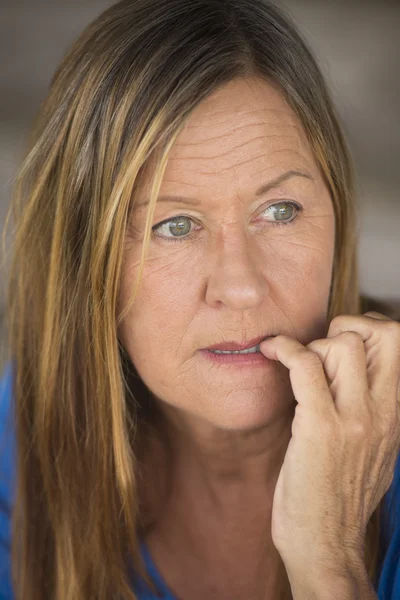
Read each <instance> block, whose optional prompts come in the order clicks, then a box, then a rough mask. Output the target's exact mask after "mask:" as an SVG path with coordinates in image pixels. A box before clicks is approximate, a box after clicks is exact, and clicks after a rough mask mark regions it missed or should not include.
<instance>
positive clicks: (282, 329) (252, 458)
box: [119, 78, 335, 600]
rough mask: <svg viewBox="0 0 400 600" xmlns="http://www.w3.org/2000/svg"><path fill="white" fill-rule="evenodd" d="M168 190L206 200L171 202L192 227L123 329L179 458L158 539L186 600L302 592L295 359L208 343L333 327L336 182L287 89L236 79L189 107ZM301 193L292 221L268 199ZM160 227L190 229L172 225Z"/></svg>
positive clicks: (130, 264)
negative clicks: (213, 350) (216, 352)
mask: <svg viewBox="0 0 400 600" xmlns="http://www.w3.org/2000/svg"><path fill="white" fill-rule="evenodd" d="M295 169H296V170H300V171H302V172H304V173H307V174H309V175H310V176H311V177H312V179H309V178H306V177H300V176H297V177H292V178H290V179H288V180H286V181H285V182H283V183H281V184H280V185H279V186H277V187H276V188H274V189H271V190H270V191H269V192H268V193H267V194H265V195H264V196H260V197H257V196H256V195H255V192H256V190H257V188H259V187H260V186H261V185H263V184H266V183H268V182H269V181H271V180H273V179H275V178H276V177H278V176H280V175H282V174H283V173H285V172H287V171H290V170H295ZM150 175H151V173H150ZM149 181H151V178H150V177H149ZM149 185H150V184H149V183H148V184H145V185H144V186H143V190H141V192H142V193H141V196H140V198H139V202H141V201H143V200H145V199H146V198H147V197H148V194H149V192H150V187H149ZM164 194H170V195H179V196H187V197H190V198H197V199H198V200H199V204H198V205H196V206H193V205H190V204H178V203H174V202H169V203H165V202H160V203H159V204H158V206H157V208H156V213H155V216H154V219H153V222H152V225H153V226H154V225H157V224H158V223H161V222H162V221H165V220H166V219H172V218H175V217H179V216H182V215H184V216H186V217H190V219H192V223H191V224H190V221H188V220H187V219H185V220H184V232H185V233H186V234H187V232H189V231H191V232H193V237H192V238H191V239H185V240H184V241H180V242H176V243H175V242H173V241H170V239H162V238H161V237H153V239H152V241H151V244H150V248H149V253H148V258H147V261H146V265H145V270H144V274H143V281H142V284H141V287H140V289H139V293H138V296H137V299H136V301H135V304H134V307H133V309H132V311H131V312H130V313H129V314H128V316H127V317H126V319H125V321H124V322H123V323H122V325H121V327H120V331H119V336H120V339H121V342H122V344H123V345H124V347H125V349H126V350H127V352H128V354H129V356H130V358H131V360H132V362H133V364H134V365H135V367H136V369H137V371H138V373H139V375H140V376H141V378H142V379H143V381H144V382H145V384H146V385H147V387H148V388H149V389H150V391H151V392H152V394H153V395H154V397H155V398H156V399H157V402H158V404H159V407H160V409H161V411H162V413H163V415H164V416H165V421H166V423H167V428H168V431H169V433H170V438H171V442H172V449H173V456H174V460H173V463H172V464H173V467H172V493H171V496H170V501H169V502H168V504H167V505H166V506H163V512H162V513H160V514H159V515H158V522H157V527H156V528H155V529H154V530H153V532H152V533H151V535H150V536H149V537H148V539H147V543H148V545H149V547H150V551H151V552H152V555H153V558H154V560H155V562H156V564H157V566H158V567H159V570H160V571H161V573H162V574H163V575H164V577H165V579H166V581H167V583H168V584H169V585H170V587H171V588H172V589H173V590H174V592H175V593H176V595H177V596H179V597H182V598H190V599H191V600H196V599H197V598H204V597H207V598H218V599H219V600H221V599H223V598H225V597H226V598H228V597H229V598H231V599H233V598H243V597H249V598H252V599H253V600H257V599H264V598H267V597H270V598H271V597H274V598H275V597H276V598H278V597H281V598H284V597H290V595H289V592H288V590H287V582H286V581H285V571H284V569H283V564H282V562H281V560H280V558H279V555H278V553H277V551H276V549H275V547H274V546H273V544H272V539H271V511H272V498H273V493H274V488H275V485H276V481H277V477H278V474H279V471H280V468H281V466H282V463H283V459H284V456H285V452H286V449H287V447H288V443H289V440H290V437H291V423H292V420H293V417H294V408H295V401H294V397H293V391H292V387H291V384H290V379H289V372H288V369H287V368H286V367H284V366H283V365H282V364H281V363H279V362H275V361H271V362H270V363H269V364H268V365H267V366H266V367H265V368H254V367H251V366H245V367H231V366H226V365H218V364H214V363H212V362H211V361H209V360H207V359H206V358H204V356H203V355H202V354H201V353H200V352H199V351H200V350H201V349H204V348H206V347H208V346H210V345H213V344H216V343H220V342H224V341H231V340H235V341H237V342H239V343H245V342H247V341H248V340H250V339H252V338H254V337H257V336H265V337H266V336H269V335H288V336H290V337H292V338H294V339H297V340H298V341H299V342H301V343H302V344H304V345H305V344H308V343H309V342H311V341H312V340H315V339H317V338H323V337H325V336H326V333H327V329H328V325H329V324H328V323H327V310H328V300H329V289H330V283H331V276H332V264H333V253H334V241H335V220H334V211H333V205H332V201H331V197H330V194H329V190H328V188H327V186H326V183H325V180H324V178H323V175H322V173H321V171H320V169H319V166H318V164H317V162H316V160H315V158H314V157H313V154H312V151H311V149H310V146H309V144H308V141H307V139H306V136H305V133H304V131H303V129H302V127H301V124H300V122H299V120H298V119H297V117H296V115H295V114H294V112H293V110H292V109H291V108H290V106H289V105H288V103H287V102H286V100H285V99H284V96H283V95H282V93H281V92H280V91H279V90H278V89H277V88H276V87H273V86H272V85H270V84H268V83H266V82H264V81H262V80H261V79H257V78H250V79H240V80H236V81H233V82H230V83H229V84H228V85H226V86H225V87H223V88H221V89H220V90H218V92H216V93H214V94H213V95H212V96H210V97H209V98H208V99H207V100H206V101H204V102H203V103H202V104H201V105H200V106H198V107H197V109H196V110H195V111H194V113H193V114H192V115H191V118H190V120H189V121H188V123H187V125H186V127H185V129H184V130H183V131H182V132H181V134H180V135H179V137H178V139H177V141H176V143H175V145H174V147H173V149H172V154H171V157H170V160H169V162H168V164H167V169H166V172H165V176H164V179H163V182H162V186H161V190H160V195H164ZM290 201H294V202H297V203H298V204H300V206H301V207H302V211H301V212H297V211H296V209H293V211H292V209H290V207H289V208H287V206H286V208H287V210H288V212H287V213H285V215H284V219H286V220H288V221H290V220H292V219H293V220H292V222H291V223H289V224H288V225H286V226H280V225H277V224H276V223H277V222H278V223H279V221H278V219H279V216H277V214H276V213H274V209H271V208H270V209H268V207H269V206H271V205H273V204H277V203H282V202H283V203H286V202H290ZM281 207H282V204H280V205H279V208H281ZM267 209H268V210H267ZM146 211H147V207H143V208H140V209H138V210H137V211H136V212H135V214H134V215H133V218H132V221H131V222H130V223H129V227H128V231H127V239H126V247H125V256H124V267H123V278H122V285H121V291H120V297H119V302H120V303H121V305H124V304H125V303H126V302H127V301H128V299H129V294H130V293H131V289H132V285H133V284H134V282H135V280H136V277H137V270H138V266H139V262H140V251H141V244H142V240H143V235H142V234H143V230H144V224H145V218H146ZM190 225H191V230H190ZM171 230H172V232H171ZM157 233H158V234H159V235H163V236H165V237H169V238H171V237H173V235H175V236H176V237H179V236H180V239H183V237H184V234H183V233H181V234H180V233H179V231H178V228H177V227H176V226H175V227H174V223H170V224H169V226H168V225H164V226H163V227H162V228H161V229H159V230H158V232H157ZM227 549H229V552H227ZM188 550H190V551H188ZM238 565H240V566H239V568H238ZM221 574H223V575H222V576H221ZM271 594H275V595H271ZM278 594H280V595H278ZM284 594H287V595H286V596H285V595H284Z"/></svg>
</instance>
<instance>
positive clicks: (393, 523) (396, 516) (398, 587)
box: [376, 453, 400, 600]
mask: <svg viewBox="0 0 400 600" xmlns="http://www.w3.org/2000/svg"><path fill="white" fill-rule="evenodd" d="M381 506H382V510H381V524H380V557H379V566H378V573H379V578H378V582H377V586H376V591H377V594H378V598H379V599H380V600H395V599H397V598H400V453H399V455H398V457H397V462H396V467H395V472H394V477H393V481H392V484H391V486H390V488H389V489H388V491H387V492H386V494H385V496H384V498H383V500H382V504H381Z"/></svg>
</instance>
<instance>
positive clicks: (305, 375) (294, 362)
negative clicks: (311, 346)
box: [260, 335, 334, 413]
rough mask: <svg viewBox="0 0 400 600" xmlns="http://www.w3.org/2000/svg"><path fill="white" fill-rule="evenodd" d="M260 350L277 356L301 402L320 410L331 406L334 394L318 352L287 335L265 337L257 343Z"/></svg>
mask: <svg viewBox="0 0 400 600" xmlns="http://www.w3.org/2000/svg"><path fill="white" fill-rule="evenodd" d="M260 350H261V352H262V353H263V354H265V356H267V358H272V359H274V360H279V361H280V362H281V363H282V364H283V365H284V366H285V367H286V368H288V369H289V376H290V381H291V384H292V389H293V394H294V397H295V398H296V400H297V402H298V403H299V404H300V405H303V406H306V407H308V408H310V409H313V410H317V411H318V412H319V413H321V412H325V413H326V411H327V410H332V411H333V410H334V406H333V398H332V395H331V393H330V391H329V386H328V382H327V380H326V377H325V372H324V368H323V365H322V363H321V360H320V358H319V356H317V355H316V354H314V352H312V351H311V350H308V349H307V348H306V347H305V346H303V344H301V343H300V342H299V341H297V340H295V339H293V338H291V337H289V336H286V335H278V336H276V337H274V338H270V339H268V340H264V341H263V342H261V344H260Z"/></svg>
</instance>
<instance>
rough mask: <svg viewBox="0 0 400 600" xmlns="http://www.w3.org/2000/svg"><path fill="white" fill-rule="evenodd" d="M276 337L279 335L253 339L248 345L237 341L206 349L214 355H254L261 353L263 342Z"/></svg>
mask: <svg viewBox="0 0 400 600" xmlns="http://www.w3.org/2000/svg"><path fill="white" fill-rule="evenodd" d="M276 335H277V334H275V335H263V336H261V337H257V338H253V339H252V340H250V341H249V342H248V343H246V344H239V343H238V342H235V341H231V342H224V343H222V344H214V345H213V346H209V347H208V348H205V350H208V351H209V352H213V353H214V354H253V353H255V352H261V350H260V344H261V342H263V341H264V340H266V339H268V338H270V337H276Z"/></svg>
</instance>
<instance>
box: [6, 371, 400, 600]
mask: <svg viewBox="0 0 400 600" xmlns="http://www.w3.org/2000/svg"><path fill="white" fill-rule="evenodd" d="M12 425H13V413H12V366H11V363H9V364H8V365H7V366H6V369H5V370H4V372H3V376H2V378H1V379H0V600H15V598H14V595H13V591H12V585H11V562H10V558H11V556H10V549H11V519H10V517H11V510H12V504H13V489H14V487H13V486H14V476H15V466H14V463H15V450H16V448H15V434H14V430H13V426H12ZM399 507H400V454H399V457H398V460H397V463H396V470H395V475H394V479H393V482H392V485H391V487H390V488H389V490H388V491H387V493H386V494H385V497H384V500H383V513H382V525H381V533H380V546H379V568H378V577H377V582H374V586H375V590H376V592H377V594H378V598H379V600H399V598H400V514H399ZM141 551H142V555H143V558H144V561H145V565H146V568H147V571H148V574H149V575H150V577H151V579H152V581H153V582H154V584H155V586H156V588H157V589H158V591H159V592H160V596H158V598H157V596H155V595H154V594H153V593H152V592H151V591H150V590H149V588H148V586H147V585H146V584H145V582H144V581H143V580H141V579H137V578H136V580H135V582H134V583H133V584H132V585H133V587H134V590H135V592H136V594H137V596H138V600H160V598H162V599H163V600H175V599H174V596H173V594H172V592H171V590H170V589H169V588H168V586H167V584H166V582H165V581H164V579H163V578H162V576H161V575H160V573H159V572H158V570H157V567H156V565H155V564H154V562H153V560H152V558H151V556H150V553H149V550H148V548H147V546H146V545H145V544H144V542H142V543H141ZM132 580H133V578H132Z"/></svg>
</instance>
